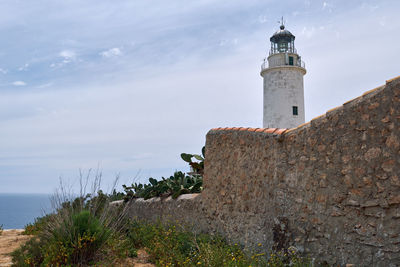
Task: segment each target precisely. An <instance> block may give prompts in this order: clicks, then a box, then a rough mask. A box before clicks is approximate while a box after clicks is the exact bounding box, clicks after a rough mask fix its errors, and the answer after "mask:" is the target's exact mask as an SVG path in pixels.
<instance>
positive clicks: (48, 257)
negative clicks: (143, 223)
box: [12, 177, 132, 266]
mask: <svg viewBox="0 0 400 267" xmlns="http://www.w3.org/2000/svg"><path fill="white" fill-rule="evenodd" d="M99 183H100V179H98V177H97V178H96V181H95V182H94V186H93V190H96V191H97V193H91V194H86V195H84V196H83V195H82V196H80V197H76V198H71V197H69V198H68V197H66V194H65V193H64V191H63V190H61V193H59V194H56V195H55V196H54V198H53V200H52V202H53V205H55V206H56V207H57V208H56V212H55V213H53V214H49V215H46V216H44V217H41V218H38V219H36V220H35V222H34V223H33V224H29V225H27V226H26V227H25V232H24V233H25V234H29V235H34V237H33V238H32V239H31V240H29V241H28V242H27V243H25V245H23V246H22V247H21V248H20V249H18V250H16V251H14V252H13V254H12V257H13V264H14V266H90V265H93V264H96V263H102V264H106V266H110V265H111V266H112V265H113V264H112V262H113V261H116V260H118V259H119V258H121V257H122V258H123V257H126V256H127V255H131V254H132V253H131V251H130V249H129V245H128V243H127V238H125V237H124V235H123V232H124V229H126V220H125V214H126V212H125V210H124V208H119V209H118V208H115V207H114V208H113V207H112V206H110V205H109V203H110V201H111V200H112V199H114V198H115V194H111V195H107V194H104V193H103V192H102V191H101V190H98V187H99ZM70 199H72V200H70Z"/></svg>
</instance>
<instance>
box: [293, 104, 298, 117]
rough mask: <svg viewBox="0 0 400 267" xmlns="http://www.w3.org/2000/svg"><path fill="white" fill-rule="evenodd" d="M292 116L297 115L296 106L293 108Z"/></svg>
mask: <svg viewBox="0 0 400 267" xmlns="http://www.w3.org/2000/svg"><path fill="white" fill-rule="evenodd" d="M293 115H296V116H297V115H299V109H298V108H297V106H293Z"/></svg>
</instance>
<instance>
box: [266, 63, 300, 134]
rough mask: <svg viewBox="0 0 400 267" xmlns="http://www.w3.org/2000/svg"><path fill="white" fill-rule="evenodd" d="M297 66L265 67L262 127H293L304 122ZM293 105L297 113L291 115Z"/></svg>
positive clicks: (298, 68)
mask: <svg viewBox="0 0 400 267" xmlns="http://www.w3.org/2000/svg"><path fill="white" fill-rule="evenodd" d="M305 73H306V70H305V69H304V68H301V67H297V66H287V65H286V66H280V67H272V68H266V69H264V70H263V71H262V72H261V76H263V78H264V117H263V127H264V128H295V127H297V126H299V125H300V124H302V123H304V122H305V112H304V87H303V84H304V83H303V76H304V74H305ZM293 106H297V107H298V115H293Z"/></svg>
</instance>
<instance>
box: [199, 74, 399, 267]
mask: <svg viewBox="0 0 400 267" xmlns="http://www.w3.org/2000/svg"><path fill="white" fill-rule="evenodd" d="M399 126H400V79H396V80H393V81H389V82H387V84H386V86H382V87H380V88H377V89H375V90H373V91H370V92H367V93H366V94H364V95H363V96H361V97H359V98H357V99H354V100H352V101H349V102H347V103H345V104H344V105H343V106H341V107H339V108H336V109H334V110H331V111H328V112H327V113H326V115H324V116H321V117H318V118H316V119H314V120H312V121H311V122H310V123H308V124H305V125H302V126H300V127H298V128H296V129H291V130H288V131H285V132H283V133H281V134H279V133H278V134H277V135H276V136H274V134H270V133H266V132H265V131H263V130H262V129H258V130H257V129H244V128H239V129H238V128H219V129H213V130H211V131H210V132H209V133H208V134H207V143H206V153H207V157H206V163H205V166H206V170H205V175H204V191H203V193H202V197H203V205H204V207H206V209H205V211H206V213H207V216H209V217H214V218H215V220H216V221H217V222H218V225H219V227H220V228H219V229H218V230H219V231H220V232H221V233H223V234H224V235H226V236H227V237H229V238H230V239H232V240H235V241H241V242H242V243H244V244H246V245H248V246H254V245H255V244H257V243H262V244H263V245H264V247H265V248H267V249H269V248H273V247H276V248H279V247H284V246H288V245H294V246H296V247H298V248H299V249H300V250H302V251H304V252H306V253H307V254H309V255H311V256H312V257H315V258H317V259H320V260H326V261H327V262H328V263H330V264H333V263H336V264H345V263H355V264H357V265H360V266H400V152H399V151H400V149H399V148H400V127H399ZM267 131H268V130H267Z"/></svg>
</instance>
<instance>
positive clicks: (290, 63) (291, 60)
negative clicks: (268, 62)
mask: <svg viewBox="0 0 400 267" xmlns="http://www.w3.org/2000/svg"><path fill="white" fill-rule="evenodd" d="M289 65H293V57H289Z"/></svg>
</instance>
